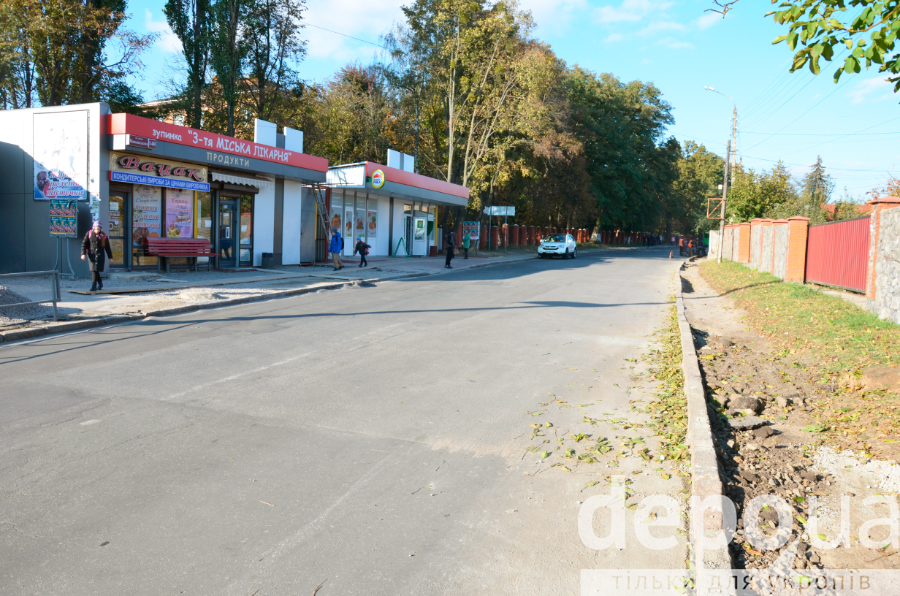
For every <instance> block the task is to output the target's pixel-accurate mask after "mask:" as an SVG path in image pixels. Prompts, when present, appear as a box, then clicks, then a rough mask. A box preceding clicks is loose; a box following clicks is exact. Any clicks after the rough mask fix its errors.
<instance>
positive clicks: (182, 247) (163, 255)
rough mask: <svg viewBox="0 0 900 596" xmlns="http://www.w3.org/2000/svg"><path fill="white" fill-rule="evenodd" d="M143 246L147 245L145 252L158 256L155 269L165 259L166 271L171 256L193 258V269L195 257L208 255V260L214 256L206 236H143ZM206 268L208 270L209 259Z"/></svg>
mask: <svg viewBox="0 0 900 596" xmlns="http://www.w3.org/2000/svg"><path fill="white" fill-rule="evenodd" d="M144 246H146V247H147V254H149V255H150V256H151V257H158V258H159V263H158V264H157V269H159V268H160V267H161V266H162V263H163V261H165V263H166V271H168V270H169V259H170V258H172V257H182V258H184V257H186V258H189V259H193V260H194V261H193V268H194V270H196V269H197V257H209V258H210V260H212V259H214V258H215V257H216V253H214V252H211V249H210V247H209V240H207V239H206V238H144ZM206 269H207V270H209V261H207V263H206Z"/></svg>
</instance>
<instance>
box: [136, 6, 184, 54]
mask: <svg viewBox="0 0 900 596" xmlns="http://www.w3.org/2000/svg"><path fill="white" fill-rule="evenodd" d="M144 18H145V22H144V27H146V29H147V31H150V32H151V33H158V34H159V39H157V40H156V44H155V46H156V47H157V48H158V49H159V50H161V51H163V52H166V53H167V54H174V53H179V52H181V40H180V39H178V36H177V35H175V33H174V32H172V29H171V27H169V23H167V22H166V20H165V18H163V19H162V20H159V21H154V20H153V13H152V12H150V11H149V10H145V11H144Z"/></svg>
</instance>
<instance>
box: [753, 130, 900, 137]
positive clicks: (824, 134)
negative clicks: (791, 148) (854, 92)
mask: <svg viewBox="0 0 900 596" xmlns="http://www.w3.org/2000/svg"><path fill="white" fill-rule="evenodd" d="M741 132H742V133H743V134H745V135H772V136H785V137H839V136H843V137H873V136H878V135H900V130H895V131H893V132H848V133H841V132H757V131H749V130H742V131H741Z"/></svg>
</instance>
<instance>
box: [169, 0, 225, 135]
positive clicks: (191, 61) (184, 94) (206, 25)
mask: <svg viewBox="0 0 900 596" xmlns="http://www.w3.org/2000/svg"><path fill="white" fill-rule="evenodd" d="M210 11H211V7H210V2H209V0H166V4H165V7H164V8H163V12H164V13H165V15H166V20H167V21H168V22H169V27H171V28H172V32H173V33H175V35H177V36H178V39H179V40H181V48H182V52H183V56H184V65H185V73H186V80H185V81H184V82H183V83H181V84H180V85H179V86H180V89H179V91H180V97H179V99H180V100H181V101H180V102H179V104H180V105H179V106H178V107H180V108H181V109H183V110H184V113H185V116H186V117H185V124H187V125H188V126H191V127H194V128H200V127H201V125H202V122H203V101H204V91H205V90H206V86H207V80H206V79H207V73H208V69H209V59H210V44H211V41H212V25H213V22H212V21H213V17H212V14H211V12H210Z"/></svg>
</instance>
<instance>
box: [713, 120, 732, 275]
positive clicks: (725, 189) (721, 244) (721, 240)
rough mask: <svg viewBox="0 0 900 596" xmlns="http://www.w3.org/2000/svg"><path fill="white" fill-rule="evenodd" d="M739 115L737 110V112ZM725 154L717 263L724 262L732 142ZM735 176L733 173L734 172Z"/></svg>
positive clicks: (729, 142)
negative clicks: (726, 207) (726, 203)
mask: <svg viewBox="0 0 900 596" xmlns="http://www.w3.org/2000/svg"><path fill="white" fill-rule="evenodd" d="M735 114H737V110H735ZM726 151H727V153H726V154H725V179H724V183H723V184H722V211H721V213H720V214H719V217H720V219H719V254H718V256H717V258H716V262H717V263H721V262H722V250H723V249H724V248H725V202H726V201H727V199H728V164H729V163H730V162H731V141H728V149H726ZM732 175H733V172H732Z"/></svg>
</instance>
